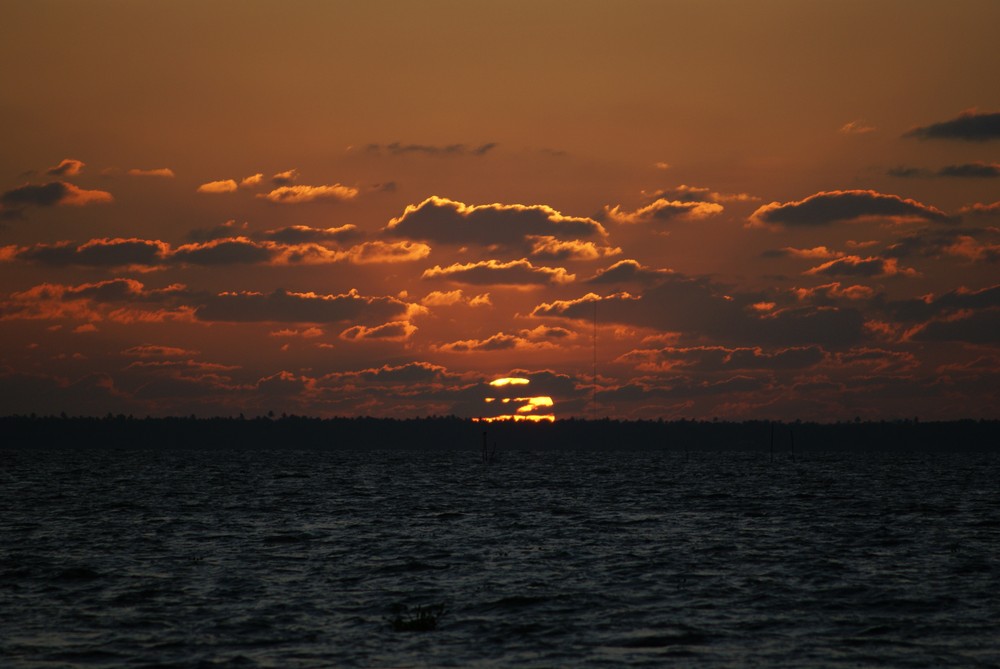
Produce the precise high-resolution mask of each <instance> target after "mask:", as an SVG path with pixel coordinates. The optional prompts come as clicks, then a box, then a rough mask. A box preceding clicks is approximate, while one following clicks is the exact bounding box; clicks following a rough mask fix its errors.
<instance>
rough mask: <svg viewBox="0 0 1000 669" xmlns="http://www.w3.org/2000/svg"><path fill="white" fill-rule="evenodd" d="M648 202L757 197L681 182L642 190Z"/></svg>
mask: <svg viewBox="0 0 1000 669" xmlns="http://www.w3.org/2000/svg"><path fill="white" fill-rule="evenodd" d="M642 194H643V196H645V197H646V198H648V200H649V202H651V203H652V202H655V201H656V200H670V201H675V202H752V201H756V200H760V198H759V197H754V196H753V195H748V194H747V193H719V192H716V191H713V190H712V189H711V188H706V187H703V186H688V185H686V184H681V185H680V186H676V187H674V188H661V189H659V190H655V191H653V192H651V193H647V192H646V191H642Z"/></svg>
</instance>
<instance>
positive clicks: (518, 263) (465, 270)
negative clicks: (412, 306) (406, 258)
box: [422, 259, 576, 286]
mask: <svg viewBox="0 0 1000 669" xmlns="http://www.w3.org/2000/svg"><path fill="white" fill-rule="evenodd" d="M422 278H424V279H445V280H448V281H453V282H455V283H468V284H474V285H494V286H545V285H557V284H563V283H570V282H572V281H575V280H576V275H575V274H570V273H568V272H567V271H566V270H565V269H564V268H562V267H536V266H535V265H532V264H531V262H530V261H528V260H526V259H521V260H511V261H510V262H500V261H498V260H481V261H479V262H470V263H465V264H459V263H455V264H453V265H449V266H448V267H441V266H440V265H435V266H434V267H433V268H431V269H428V270H425V271H424V273H423V277H422Z"/></svg>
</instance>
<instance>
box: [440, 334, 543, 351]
mask: <svg viewBox="0 0 1000 669" xmlns="http://www.w3.org/2000/svg"><path fill="white" fill-rule="evenodd" d="M525 332H527V333H530V332H531V331H525ZM558 347H559V345H558V344H555V343H553V342H551V341H547V340H545V339H538V340H533V339H529V338H527V337H523V336H520V335H512V334H506V333H504V332H498V333H496V334H495V335H493V336H491V337H488V338H486V339H463V340H460V341H454V342H451V343H448V344H438V345H435V346H432V348H433V349H434V350H436V351H440V352H442V353H487V352H492V351H510V350H515V349H516V350H518V351H527V350H536V351H537V350H546V349H547V350H551V349H553V348H558Z"/></svg>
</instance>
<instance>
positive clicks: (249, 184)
mask: <svg viewBox="0 0 1000 669" xmlns="http://www.w3.org/2000/svg"><path fill="white" fill-rule="evenodd" d="M263 182H264V173H263V172H257V173H256V174H251V175H250V176H248V177H243V178H242V179H240V188H256V187H257V186H259V185H260V184H261V183H263Z"/></svg>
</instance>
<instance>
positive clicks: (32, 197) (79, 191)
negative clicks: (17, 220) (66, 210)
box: [0, 181, 114, 209]
mask: <svg viewBox="0 0 1000 669" xmlns="http://www.w3.org/2000/svg"><path fill="white" fill-rule="evenodd" d="M113 201H114V197H112V195H111V193H108V192H106V191H102V190H84V189H83V188H79V187H78V186H74V185H73V184H71V183H67V182H65V181H50V182H49V183H47V184H42V185H35V184H26V185H24V186H18V187H17V188H12V189H11V190H9V191H6V192H4V193H3V194H0V205H2V206H3V207H4V208H5V209H6V208H8V207H9V208H11V209H17V208H20V207H27V206H34V207H51V206H56V205H58V206H71V207H83V206H86V205H89V204H107V203H109V202H113Z"/></svg>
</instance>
